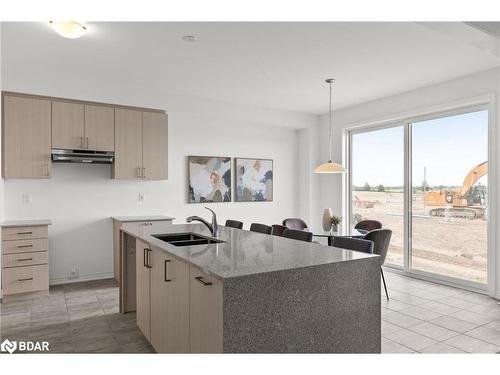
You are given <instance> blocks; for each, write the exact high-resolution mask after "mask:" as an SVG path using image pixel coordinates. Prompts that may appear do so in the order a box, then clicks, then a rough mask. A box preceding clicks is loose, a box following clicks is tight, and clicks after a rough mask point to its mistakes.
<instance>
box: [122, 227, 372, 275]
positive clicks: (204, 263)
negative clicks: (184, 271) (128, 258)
mask: <svg viewBox="0 0 500 375" xmlns="http://www.w3.org/2000/svg"><path fill="white" fill-rule="evenodd" d="M121 230H122V231H124V232H125V233H127V234H129V235H131V236H132V237H135V238H137V239H140V240H142V241H144V242H146V243H149V244H150V245H153V246H155V247H158V248H161V249H163V250H165V251H167V252H168V253H170V254H171V255H173V256H177V257H179V258H180V259H183V260H185V261H187V262H189V263H191V264H193V265H195V266H198V267H199V268H201V269H202V270H203V271H204V272H207V273H210V274H212V275H214V276H216V277H218V278H220V279H222V280H224V279H228V278H234V277H241V276H248V275H255V274H260V273H266V272H274V271H284V270H291V269H300V268H305V267H311V266H319V265H324V264H332V263H341V262H352V261H356V260H361V259H366V258H375V257H378V255H372V254H365V253H360V252H355V251H350V250H345V249H341V248H335V247H329V246H325V245H321V244H317V243H311V242H303V241H297V240H292V239H288V238H284V237H278V236H270V235H266V234H261V233H255V232H250V231H246V230H240V229H235V228H228V227H225V226H219V236H218V239H219V240H222V241H225V242H223V243H218V244H208V245H196V246H185V247H177V246H174V245H172V244H169V243H167V242H164V241H162V240H159V239H157V238H155V237H153V236H152V235H154V234H167V233H170V234H173V233H185V232H193V233H198V234H201V235H204V236H209V237H210V232H209V230H208V229H207V228H206V226H204V225H203V224H172V225H168V226H162V227H161V228H158V227H155V225H154V224H153V225H152V226H142V227H137V226H133V225H127V223H124V224H123V225H122V227H121Z"/></svg>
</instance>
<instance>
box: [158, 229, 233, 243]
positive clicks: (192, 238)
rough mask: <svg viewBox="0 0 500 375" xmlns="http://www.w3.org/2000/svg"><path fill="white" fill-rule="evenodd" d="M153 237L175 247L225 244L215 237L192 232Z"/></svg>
mask: <svg viewBox="0 0 500 375" xmlns="http://www.w3.org/2000/svg"><path fill="white" fill-rule="evenodd" d="M153 237H155V238H158V239H159V240H161V241H164V242H167V243H169V244H171V245H174V246H195V245H208V244H214V243H221V242H225V241H221V240H218V239H216V238H213V237H206V236H202V235H200V234H197V233H192V232H186V233H172V234H153Z"/></svg>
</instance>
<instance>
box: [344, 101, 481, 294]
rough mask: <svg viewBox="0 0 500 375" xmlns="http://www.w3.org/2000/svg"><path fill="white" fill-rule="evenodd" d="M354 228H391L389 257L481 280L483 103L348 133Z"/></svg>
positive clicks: (409, 266) (420, 269)
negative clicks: (367, 224) (370, 224)
mask: <svg viewBox="0 0 500 375" xmlns="http://www.w3.org/2000/svg"><path fill="white" fill-rule="evenodd" d="M348 139H349V147H348V149H349V174H348V179H347V180H348V181H349V186H348V197H349V201H350V202H349V205H348V211H349V212H348V214H349V223H350V225H351V228H352V227H353V226H354V225H356V223H358V222H359V221H361V220H378V221H380V222H381V223H382V225H383V227H384V228H389V229H391V230H392V231H393V237H392V240H391V245H390V248H389V252H388V256H387V260H386V265H388V266H395V267H398V268H400V269H402V270H404V271H405V272H407V273H412V274H420V275H422V276H424V277H426V276H427V277H430V278H433V279H438V280H439V279H441V280H446V281H448V282H453V283H457V284H462V285H473V286H476V287H479V288H482V287H481V285H483V287H484V286H486V284H487V281H488V271H487V270H488V267H487V266H488V262H487V259H488V221H487V218H488V174H487V173H488V111H487V109H486V108H485V107H474V108H467V109H462V110H457V111H453V112H448V113H442V114H433V115H430V116H425V117H420V118H409V119H406V120H401V122H399V123H395V124H392V125H390V126H386V127H384V128H365V129H363V128H361V129H356V130H353V131H351V132H350V133H349V137H348Z"/></svg>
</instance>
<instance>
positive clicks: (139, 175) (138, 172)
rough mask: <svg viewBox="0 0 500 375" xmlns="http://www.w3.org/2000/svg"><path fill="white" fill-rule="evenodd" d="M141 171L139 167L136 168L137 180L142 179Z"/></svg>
mask: <svg viewBox="0 0 500 375" xmlns="http://www.w3.org/2000/svg"><path fill="white" fill-rule="evenodd" d="M141 170H142V169H141V167H137V178H142V175H141Z"/></svg>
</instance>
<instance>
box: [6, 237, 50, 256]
mask: <svg viewBox="0 0 500 375" xmlns="http://www.w3.org/2000/svg"><path fill="white" fill-rule="evenodd" d="M48 250H49V240H48V239H46V238H42V239H37V240H17V241H2V254H4V255H5V254H18V253H32V252H35V251H48Z"/></svg>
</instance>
